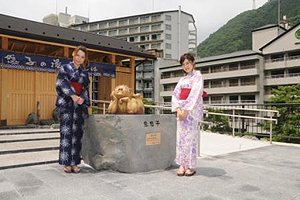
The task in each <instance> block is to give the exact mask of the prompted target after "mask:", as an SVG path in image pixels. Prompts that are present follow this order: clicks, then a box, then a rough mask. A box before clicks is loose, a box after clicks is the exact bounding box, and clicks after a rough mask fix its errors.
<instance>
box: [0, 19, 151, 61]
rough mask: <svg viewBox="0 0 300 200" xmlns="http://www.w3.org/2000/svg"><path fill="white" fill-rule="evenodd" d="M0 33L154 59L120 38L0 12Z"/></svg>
mask: <svg viewBox="0 0 300 200" xmlns="http://www.w3.org/2000/svg"><path fill="white" fill-rule="evenodd" d="M0 34H5V35H13V36H18V37H24V38H30V39H36V40H42V41H48V42H55V43H60V44H67V45H74V46H78V45H84V46H86V47H87V48H90V49H97V50H101V51H107V52H112V53H118V54H125V55H130V56H136V57H142V58H149V59H155V56H154V55H152V54H149V53H146V52H145V51H144V50H141V49H140V48H139V47H137V46H135V45H134V44H132V43H129V42H126V41H124V40H121V39H117V38H113V37H107V36H101V35H98V34H95V33H89V32H82V31H78V30H74V29H69V28H64V27H59V26H53V25H49V24H44V23H40V22H34V21H30V20H25V19H20V18H16V17H11V16H7V15H2V14H0Z"/></svg>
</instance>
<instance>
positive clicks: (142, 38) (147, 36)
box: [140, 35, 150, 41]
mask: <svg viewBox="0 0 300 200" xmlns="http://www.w3.org/2000/svg"><path fill="white" fill-rule="evenodd" d="M149 38H150V37H149V35H141V38H140V41H148V40H149Z"/></svg>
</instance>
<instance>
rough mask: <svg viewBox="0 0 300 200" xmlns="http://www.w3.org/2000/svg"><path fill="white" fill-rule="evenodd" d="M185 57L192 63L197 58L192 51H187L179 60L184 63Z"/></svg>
mask: <svg viewBox="0 0 300 200" xmlns="http://www.w3.org/2000/svg"><path fill="white" fill-rule="evenodd" d="M185 59H187V60H188V61H190V62H191V63H194V61H195V58H194V56H193V55H192V54H190V53H185V54H183V55H182V56H181V57H180V60H179V62H180V64H181V65H182V64H183V62H184V60H185Z"/></svg>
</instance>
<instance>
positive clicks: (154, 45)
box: [151, 43, 161, 49]
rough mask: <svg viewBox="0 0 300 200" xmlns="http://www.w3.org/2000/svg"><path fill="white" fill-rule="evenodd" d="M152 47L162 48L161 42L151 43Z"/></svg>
mask: <svg viewBox="0 0 300 200" xmlns="http://www.w3.org/2000/svg"><path fill="white" fill-rule="evenodd" d="M151 48H152V49H161V44H160V43H157V44H152V45H151Z"/></svg>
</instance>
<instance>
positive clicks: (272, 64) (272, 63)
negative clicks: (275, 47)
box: [265, 56, 300, 70]
mask: <svg viewBox="0 0 300 200" xmlns="http://www.w3.org/2000/svg"><path fill="white" fill-rule="evenodd" d="M299 61H300V56H289V57H285V58H277V59H272V60H271V59H269V60H266V61H265V69H266V70H268V69H280V68H284V67H295V66H299V65H300V64H299Z"/></svg>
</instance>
